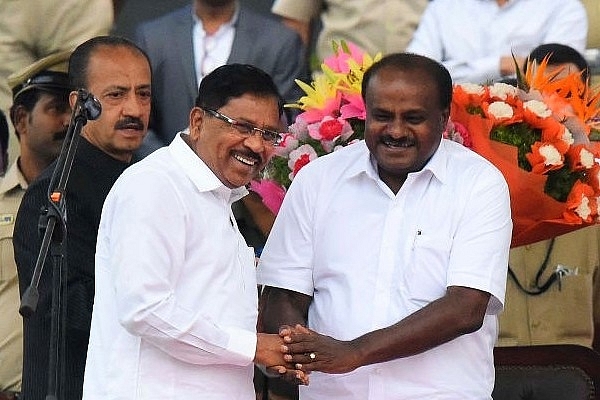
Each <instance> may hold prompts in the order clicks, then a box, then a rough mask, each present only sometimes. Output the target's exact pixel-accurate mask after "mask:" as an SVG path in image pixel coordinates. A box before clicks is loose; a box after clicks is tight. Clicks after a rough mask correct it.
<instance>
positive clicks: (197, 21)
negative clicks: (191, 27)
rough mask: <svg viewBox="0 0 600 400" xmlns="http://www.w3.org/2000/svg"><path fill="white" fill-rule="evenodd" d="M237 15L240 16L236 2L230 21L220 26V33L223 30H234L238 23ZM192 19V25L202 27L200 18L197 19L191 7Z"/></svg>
mask: <svg viewBox="0 0 600 400" xmlns="http://www.w3.org/2000/svg"><path fill="white" fill-rule="evenodd" d="M239 15H240V5H239V3H238V2H237V1H236V2H235V11H234V12H233V15H232V16H231V19H230V20H229V21H227V22H225V23H224V24H223V25H221V27H220V28H219V31H222V30H223V28H234V27H235V25H236V23H237V21H238V18H239ZM192 18H193V19H194V24H196V25H200V26H202V20H201V19H200V18H198V16H197V15H196V11H195V10H194V7H192ZM201 31H202V32H204V29H201Z"/></svg>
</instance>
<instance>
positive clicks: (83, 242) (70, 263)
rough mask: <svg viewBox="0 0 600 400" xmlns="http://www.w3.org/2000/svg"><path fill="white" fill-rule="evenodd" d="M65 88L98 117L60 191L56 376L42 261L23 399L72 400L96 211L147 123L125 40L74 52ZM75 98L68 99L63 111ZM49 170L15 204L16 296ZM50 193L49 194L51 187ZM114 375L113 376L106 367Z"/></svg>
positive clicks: (48, 275) (87, 311) (139, 73)
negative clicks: (62, 308)
mask: <svg viewBox="0 0 600 400" xmlns="http://www.w3.org/2000/svg"><path fill="white" fill-rule="evenodd" d="M69 82H70V84H71V85H72V87H73V89H85V90H86V91H88V92H89V93H92V94H93V95H95V96H96V97H97V99H98V100H99V102H100V104H101V106H102V111H101V114H100V116H99V117H98V118H97V119H92V118H90V119H89V120H88V121H87V122H86V124H85V125H84V126H83V128H82V129H81V137H80V138H79V141H78V144H77V151H76V154H75V157H74V160H73V165H72V168H71V172H70V175H69V179H68V181H67V185H66V190H65V196H64V199H65V202H66V215H67V221H66V225H67V229H66V238H65V245H64V248H65V254H66V255H65V257H64V260H65V264H66V266H67V271H66V282H65V283H66V296H65V298H64V299H63V304H66V314H65V318H64V324H63V325H61V327H62V328H64V329H65V335H64V336H62V337H61V339H63V340H64V341H65V342H66V346H65V348H64V351H63V350H62V349H61V351H60V353H59V354H58V355H59V356H60V357H64V360H65V362H64V367H65V370H64V373H63V372H62V371H61V370H60V369H58V370H54V369H53V368H52V367H53V365H51V364H50V360H49V354H50V353H49V349H50V345H51V343H53V342H52V341H51V340H50V327H51V308H52V307H51V304H52V292H53V290H52V274H53V271H54V270H56V268H54V263H53V262H52V260H51V259H50V258H47V259H46V263H45V266H44V269H43V271H42V274H41V276H40V281H39V284H38V290H39V300H38V303H37V309H36V310H35V312H34V313H33V314H32V315H31V316H29V317H27V318H24V330H23V342H24V343H23V344H24V346H23V385H22V394H23V399H26V400H43V399H45V398H46V395H47V394H52V395H57V398H58V399H60V400H79V399H81V396H82V388H83V373H84V369H85V362H86V353H87V346H88V338H89V329H90V320H91V314H92V304H93V302H94V280H95V263H94V254H95V250H96V236H97V233H98V225H99V223H100V213H101V211H102V204H103V203H104V199H105V198H106V195H107V194H108V191H109V190H110V188H111V187H112V185H113V183H114V182H115V180H116V179H117V178H118V176H119V175H120V174H121V173H122V172H123V171H124V170H125V168H127V167H128V166H129V165H130V163H131V159H132V156H133V152H134V151H135V150H137V149H138V148H139V146H140V144H141V143H142V140H143V139H144V136H145V135H146V131H147V127H148V120H149V117H150V99H151V89H150V87H151V73H150V62H149V60H148V57H147V56H146V54H145V53H144V52H143V51H142V50H141V49H140V48H138V47H137V46H136V45H135V44H133V43H132V42H130V41H129V40H127V39H124V38H120V37H112V36H99V37H95V38H92V39H90V40H88V41H86V42H84V43H82V44H80V45H79V46H77V48H75V50H74V51H73V54H72V55H71V57H70V58H69ZM78 93H79V90H78V91H72V92H71V93H70V95H69V100H70V104H71V107H74V106H75V104H76V102H77V101H79V99H78V97H79V95H78ZM54 167H55V164H52V165H50V166H49V167H48V168H47V169H46V170H44V172H42V174H41V175H40V176H39V178H38V179H36V181H35V182H33V183H32V184H31V185H30V186H29V188H28V189H27V192H26V193H25V195H24V197H23V201H22V202H21V206H20V207H19V212H18V214H17V220H16V223H15V230H14V250H15V260H16V263H17V272H18V276H19V289H20V291H21V293H23V292H24V291H25V290H26V289H27V287H28V286H29V285H30V283H31V278H32V275H33V271H34V268H35V263H36V260H37V257H38V254H39V251H40V247H41V239H40V235H39V233H38V219H39V214H40V213H39V210H40V207H41V206H44V205H46V204H47V203H48V200H47V191H48V189H49V187H50V179H51V175H52V172H53V171H54V169H55V168H54ZM51 189H54V187H52V188H51ZM114 368H119V366H118V365H114ZM54 373H57V377H58V378H59V383H58V385H57V393H53V392H54V388H51V387H49V385H48V378H49V374H52V375H51V376H52V378H54V375H53V374H54Z"/></svg>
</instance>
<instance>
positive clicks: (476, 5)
mask: <svg viewBox="0 0 600 400" xmlns="http://www.w3.org/2000/svg"><path fill="white" fill-rule="evenodd" d="M587 29H588V26H587V16H586V11H585V8H584V7H583V5H582V4H581V2H580V1H579V0H560V1H557V0H511V1H509V2H508V3H506V4H505V5H504V6H502V7H499V6H498V3H497V2H496V0H435V1H432V2H430V3H429V5H428V6H427V8H426V9H425V13H424V14H423V16H422V17H421V22H420V23H419V27H418V28H417V30H416V32H415V34H414V36H413V40H412V41H411V43H410V44H409V46H408V48H407V51H410V52H413V53H417V54H422V55H425V56H428V57H431V58H433V59H434V60H437V61H440V62H442V63H443V64H444V65H445V66H446V68H448V70H449V71H450V74H451V75H452V79H453V80H454V82H455V83H461V82H472V83H486V82H488V81H493V80H498V79H500V78H501V74H500V57H502V56H510V55H511V54H514V55H515V56H517V57H527V56H528V55H529V53H530V52H531V50H533V49H534V48H535V47H537V46H539V45H541V44H544V43H561V44H565V45H568V46H571V47H573V48H574V49H575V50H577V51H579V52H580V53H581V54H583V53H584V51H585V44H586V39H587Z"/></svg>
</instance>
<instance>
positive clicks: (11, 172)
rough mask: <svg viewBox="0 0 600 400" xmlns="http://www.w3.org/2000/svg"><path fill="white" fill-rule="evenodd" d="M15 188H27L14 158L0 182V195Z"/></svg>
mask: <svg viewBox="0 0 600 400" xmlns="http://www.w3.org/2000/svg"><path fill="white" fill-rule="evenodd" d="M16 188H21V189H23V190H26V189H27V181H26V180H25V177H24V176H23V173H22V172H21V170H20V169H19V164H18V161H17V160H15V162H14V163H13V164H12V165H11V166H10V168H9V169H8V171H6V174H5V175H4V178H3V179H2V182H0V195H1V196H3V195H5V194H6V193H8V192H10V191H11V190H14V189H16Z"/></svg>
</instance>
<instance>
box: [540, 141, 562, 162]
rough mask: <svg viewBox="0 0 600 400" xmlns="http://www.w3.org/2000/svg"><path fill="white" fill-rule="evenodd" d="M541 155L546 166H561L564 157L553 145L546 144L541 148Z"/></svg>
mask: <svg viewBox="0 0 600 400" xmlns="http://www.w3.org/2000/svg"><path fill="white" fill-rule="evenodd" d="M540 154H541V155H542V157H544V164H546V165H561V164H562V156H561V155H560V153H559V151H558V150H557V149H556V147H554V146H553V145H551V144H545V145H543V146H541V147H540Z"/></svg>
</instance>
